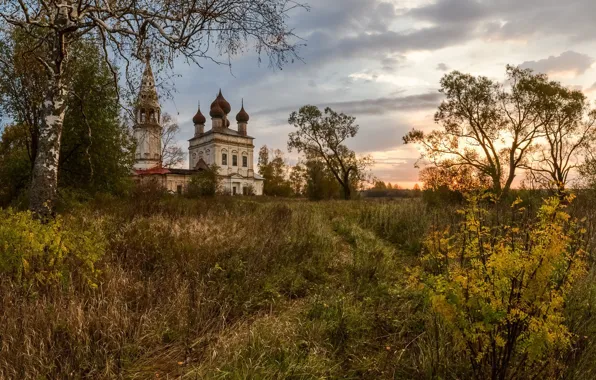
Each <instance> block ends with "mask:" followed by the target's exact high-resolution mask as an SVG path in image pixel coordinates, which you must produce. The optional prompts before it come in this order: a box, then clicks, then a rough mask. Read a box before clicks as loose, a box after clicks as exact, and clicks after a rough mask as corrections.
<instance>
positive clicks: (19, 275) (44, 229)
mask: <svg viewBox="0 0 596 380" xmlns="http://www.w3.org/2000/svg"><path fill="white" fill-rule="evenodd" d="M100 237H101V234H95V235H94V236H93V238H90V237H89V236H88V235H87V232H86V231H82V228H81V226H80V225H77V224H75V223H72V224H71V225H69V226H66V225H65V224H64V220H63V219H62V218H60V217H58V218H56V219H55V220H51V221H49V222H48V223H45V224H42V223H40V222H39V221H38V220H36V219H35V218H33V216H32V215H31V213H29V212H15V211H13V210H11V209H8V210H0V241H2V242H3V243H4V244H0V271H1V272H4V273H8V274H10V275H12V277H13V280H14V281H16V282H19V283H22V284H23V285H40V286H45V285H47V284H50V283H58V282H60V281H63V280H65V279H69V278H71V277H73V276H71V274H75V273H76V274H78V275H79V277H80V278H82V279H83V281H86V283H89V284H90V285H94V281H93V280H94V277H95V273H96V270H95V267H94V262H95V261H96V260H97V259H98V258H99V257H101V256H102V255H103V243H102V242H101V241H100Z"/></svg>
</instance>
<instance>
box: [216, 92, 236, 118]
mask: <svg viewBox="0 0 596 380" xmlns="http://www.w3.org/2000/svg"><path fill="white" fill-rule="evenodd" d="M216 100H217V102H218V103H219V106H220V107H221V109H222V110H223V111H224V112H225V114H226V115H227V114H229V113H230V111H231V110H232V106H230V103H228V101H227V100H226V98H224V97H223V94H222V93H221V89H220V90H219V95H217V99H216Z"/></svg>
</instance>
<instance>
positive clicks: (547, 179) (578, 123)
mask: <svg viewBox="0 0 596 380" xmlns="http://www.w3.org/2000/svg"><path fill="white" fill-rule="evenodd" d="M539 90H540V94H541V96H542V97H543V104H544V106H543V107H542V108H541V111H540V117H541V119H542V120H543V124H544V127H543V137H542V138H541V139H540V144H539V145H538V146H537V148H536V152H535V153H534V154H533V155H532V159H531V161H530V162H529V163H528V165H526V166H525V168H526V169H528V170H529V175H530V176H531V178H530V179H531V180H532V181H533V182H535V183H538V184H540V185H541V186H542V187H546V188H554V189H556V191H557V193H558V194H559V195H560V196H563V195H564V193H565V190H566V187H567V184H568V182H569V174H570V173H572V172H573V171H579V168H580V166H581V165H582V163H583V162H582V159H583V157H584V156H585V154H584V153H588V150H589V148H590V144H593V141H594V139H595V138H596V110H591V109H590V107H589V103H588V100H587V98H586V96H585V95H584V94H583V93H582V92H581V91H577V90H571V89H568V88H566V87H564V86H562V85H561V84H560V83H558V82H550V83H548V86H542V87H541V88H540V89H539Z"/></svg>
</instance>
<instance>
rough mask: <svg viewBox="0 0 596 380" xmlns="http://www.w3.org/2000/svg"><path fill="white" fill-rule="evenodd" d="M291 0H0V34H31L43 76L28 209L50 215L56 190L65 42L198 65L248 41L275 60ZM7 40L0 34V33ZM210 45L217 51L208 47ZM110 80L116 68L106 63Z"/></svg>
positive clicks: (286, 57)
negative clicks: (148, 53)
mask: <svg viewBox="0 0 596 380" xmlns="http://www.w3.org/2000/svg"><path fill="white" fill-rule="evenodd" d="M301 6H302V5H300V4H298V3H296V2H295V1H293V0H259V1H254V0H188V1H172V0H109V1H108V0H15V1H1V2H0V19H1V20H2V21H3V23H2V24H4V25H3V26H1V27H0V28H2V29H1V30H0V34H2V36H0V38H2V37H6V36H8V35H9V34H10V33H12V32H13V30H14V29H17V30H19V31H21V32H24V33H26V34H27V35H29V36H30V37H31V39H32V44H31V47H30V49H31V52H32V53H34V54H35V58H36V60H37V61H38V62H40V63H41V64H42V65H43V67H44V69H45V72H46V75H47V77H48V90H47V93H46V97H45V99H44V101H43V107H42V111H43V112H42V118H41V120H42V123H41V127H40V128H39V144H38V153H37V157H36V159H35V164H34V168H33V178H32V183H31V196H30V208H31V210H32V211H34V212H35V213H36V214H37V215H39V216H40V217H42V218H47V217H49V216H50V215H51V214H52V210H53V204H54V199H55V195H56V186H57V173H58V162H59V152H60V136H61V133H62V124H63V120H64V114H65V111H66V102H65V97H66V94H67V92H68V91H69V89H68V81H67V80H66V79H67V78H65V72H66V71H65V68H66V66H67V65H68V61H69V57H70V53H71V46H72V45H73V43H75V42H77V41H79V40H82V39H87V40H93V41H96V42H97V43H98V44H100V45H101V47H102V49H103V52H104V59H105V60H106V61H107V62H110V63H112V62H111V60H112V59H113V57H120V58H121V59H122V60H123V61H124V62H125V66H126V68H127V70H126V71H127V72H128V66H129V63H130V58H131V57H135V58H140V57H142V56H144V53H145V51H146V50H147V49H148V48H149V49H151V51H152V59H153V60H157V61H161V62H162V63H170V64H171V63H172V62H173V59H174V58H175V57H177V56H183V57H184V58H186V60H187V61H189V62H194V63H196V64H197V65H200V60H201V59H211V60H214V61H217V59H216V57H218V56H219V57H227V58H228V62H229V59H230V57H231V56H234V55H236V54H238V53H240V52H242V51H244V50H245V48H246V47H248V46H254V47H255V49H256V51H257V53H258V54H259V55H261V54H266V55H267V56H268V57H269V59H270V64H271V65H273V66H277V67H281V66H282V65H284V64H285V63H287V62H288V61H290V60H293V59H294V58H295V57H296V49H297V45H296V43H295V40H294V37H295V36H294V34H293V32H292V30H290V29H289V28H288V26H287V23H286V21H287V18H288V12H290V11H291V10H292V9H294V8H296V7H301ZM4 39H6V38H4ZM211 47H215V49H217V54H213V53H210V51H211V49H210V48H211ZM112 72H113V74H114V80H117V76H116V70H115V69H114V68H112Z"/></svg>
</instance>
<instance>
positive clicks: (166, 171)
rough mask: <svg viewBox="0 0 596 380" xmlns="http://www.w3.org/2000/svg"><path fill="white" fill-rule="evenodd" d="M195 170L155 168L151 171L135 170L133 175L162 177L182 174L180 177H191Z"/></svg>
mask: <svg viewBox="0 0 596 380" xmlns="http://www.w3.org/2000/svg"><path fill="white" fill-rule="evenodd" d="M196 172H197V170H191V169H177V168H162V167H160V166H157V167H155V168H151V169H135V170H134V174H135V175H140V176H142V175H156V174H157V175H162V174H182V175H192V174H196Z"/></svg>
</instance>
